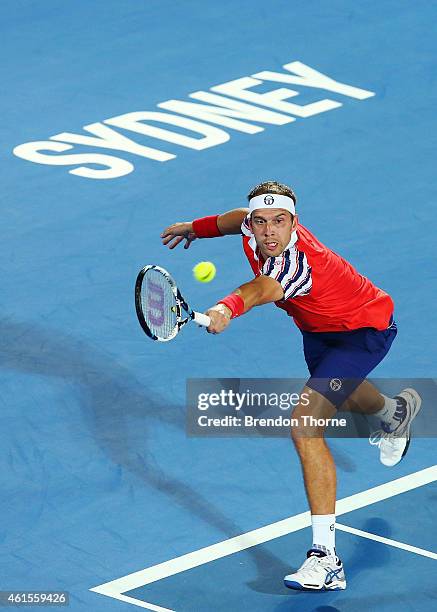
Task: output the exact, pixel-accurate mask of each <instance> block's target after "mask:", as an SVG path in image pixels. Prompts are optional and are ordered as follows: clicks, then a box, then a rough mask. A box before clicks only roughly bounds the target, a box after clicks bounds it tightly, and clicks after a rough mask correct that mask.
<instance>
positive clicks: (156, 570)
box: [90, 465, 437, 612]
mask: <svg viewBox="0 0 437 612" xmlns="http://www.w3.org/2000/svg"><path fill="white" fill-rule="evenodd" d="M436 480H437V465H433V466H431V467H429V468H425V469H423V470H419V471H418V472H414V473H413V474H408V475H407V476H402V477H401V478H397V479H396V480H392V481H390V482H386V483H384V484H382V485H378V486H376V487H373V488H371V489H367V490H366V491H362V492H361V493H355V494H354V495H350V496H349V497H345V498H343V499H340V500H338V501H337V504H336V515H337V516H340V515H342V514H346V513H347V512H352V511H353V510H358V509H359V508H364V507H366V506H369V505H370V504H374V503H376V502H379V501H382V500H384V499H389V498H390V497H393V496H395V495H399V494H400V493H405V492H406V491H411V490H413V489H416V488H418V487H422V486H424V485H427V484H430V483H431V482H434V481H436ZM310 524H311V516H310V513H309V512H302V513H301V514H296V515H295V516H292V517H290V518H287V519H284V520H282V521H278V522H276V523H272V524H271V525H266V526H265V527H260V528H259V529H254V530H253V531H249V532H247V533H243V534H241V535H239V536H236V537H234V538H229V539H228V540H223V541H222V542H218V543H217V544H212V545H211V546H206V547H205V548H201V549H200V550H196V551H194V552H191V553H187V554H185V555H182V556H180V557H176V558H175V559H170V560H169V561H164V563H158V564H157V565H153V566H151V567H148V568H146V569H143V570H140V571H138V572H134V573H132V574H128V575H127V576H123V577H122V578H116V579H115V580H111V581H110V582H106V583H104V584H101V585H98V586H95V587H93V588H92V589H90V591H94V592H95V593H100V594H101V595H107V596H108V597H114V598H115V599H119V600H123V601H127V599H129V600H130V603H134V604H136V605H137V606H140V607H142V608H147V609H149V610H154V611H156V612H161V611H166V610H167V609H166V608H160V607H159V606H153V604H147V603H146V602H143V601H141V600H137V599H135V598H133V597H132V598H129V597H128V598H127V599H125V598H126V596H123V595H122V593H124V592H125V591H130V590H132V589H136V588H139V587H141V586H146V585H147V584H150V583H152V582H156V581H157V580H163V579H164V578H168V577H169V576H174V575H175V574H179V573H180V572H184V571H186V570H189V569H192V568H193V567H197V566H199V565H203V564H205V563H209V562H211V561H215V560H216V559H221V558H222V557H226V556H228V555H232V554H234V553H236V552H240V551H242V550H246V549H247V548H251V547H252V546H257V545H258V544H262V543H264V542H268V541H270V540H274V539H275V538H279V537H282V536H284V535H288V534H289V533H293V532H294V531H299V530H300V529H303V528H305V527H308V526H309V525H310Z"/></svg>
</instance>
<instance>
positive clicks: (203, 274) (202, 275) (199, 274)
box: [193, 261, 216, 283]
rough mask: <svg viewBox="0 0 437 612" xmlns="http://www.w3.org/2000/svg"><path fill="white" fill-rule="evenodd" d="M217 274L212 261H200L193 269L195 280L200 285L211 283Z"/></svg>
mask: <svg viewBox="0 0 437 612" xmlns="http://www.w3.org/2000/svg"><path fill="white" fill-rule="evenodd" d="M215 273H216V269H215V265H214V264H213V263H212V262H211V261H200V262H199V263H198V264H196V265H195V266H194V268H193V274H194V278H195V279H196V280H197V281H199V283H209V282H211V281H212V279H213V278H214V276H215Z"/></svg>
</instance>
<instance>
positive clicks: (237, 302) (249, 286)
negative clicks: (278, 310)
mask: <svg viewBox="0 0 437 612" xmlns="http://www.w3.org/2000/svg"><path fill="white" fill-rule="evenodd" d="M283 297H284V291H283V289H282V287H281V285H280V283H279V282H278V281H276V280H275V279H273V278H270V277H269V276H262V275H261V276H258V277H257V278H254V279H253V280H251V281H250V282H248V283H245V284H244V285H241V287H238V289H236V290H235V291H234V292H233V293H231V294H230V295H228V296H226V297H225V298H223V300H220V301H219V302H218V303H217V304H216V305H215V306H213V307H212V308H209V309H208V310H207V311H206V314H207V315H208V316H209V317H210V318H211V323H210V325H209V327H208V332H210V333H212V334H219V333H220V332H222V331H223V330H225V329H226V327H227V326H228V325H229V323H230V320H231V319H234V318H235V317H239V316H241V315H242V314H244V313H245V312H248V311H249V310H250V309H251V308H253V307H254V306H261V305H262V304H268V303H269V302H276V301H277V300H282V298H283Z"/></svg>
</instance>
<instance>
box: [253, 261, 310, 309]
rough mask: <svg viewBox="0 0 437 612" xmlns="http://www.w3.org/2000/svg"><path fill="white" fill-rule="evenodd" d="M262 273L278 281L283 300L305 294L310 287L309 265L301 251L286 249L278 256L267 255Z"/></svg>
mask: <svg viewBox="0 0 437 612" xmlns="http://www.w3.org/2000/svg"><path fill="white" fill-rule="evenodd" d="M262 273H263V275H264V276H270V278H274V279H275V280H276V281H278V283H280V285H281V287H282V288H283V290H284V297H283V299H284V300H290V299H293V298H295V297H298V296H302V295H307V294H308V293H309V292H310V290H311V287H312V276H311V267H310V266H309V265H308V261H307V258H306V256H305V253H303V252H302V251H297V250H295V251H290V250H289V249H287V250H286V251H284V252H283V253H282V255H279V257H269V258H268V259H267V261H266V262H265V263H264V265H263V269H262Z"/></svg>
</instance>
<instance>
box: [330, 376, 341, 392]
mask: <svg viewBox="0 0 437 612" xmlns="http://www.w3.org/2000/svg"><path fill="white" fill-rule="evenodd" d="M329 386H330V387H331V389H332V391H340V389H341V380H340V379H339V378H332V379H331V380H330V381H329Z"/></svg>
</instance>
